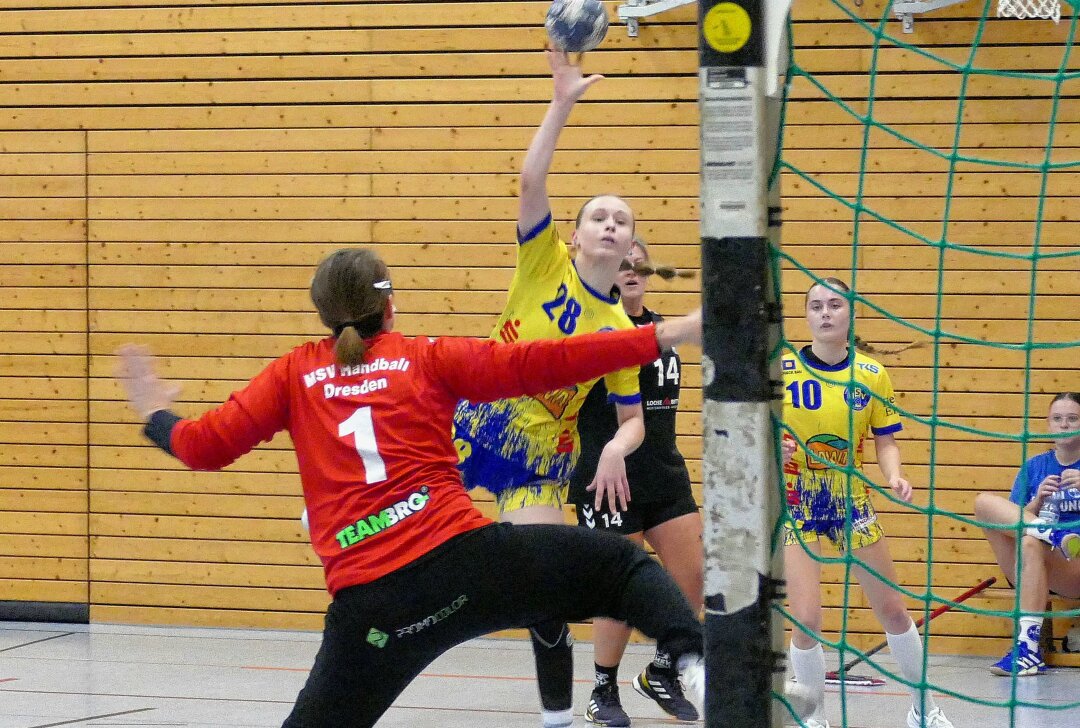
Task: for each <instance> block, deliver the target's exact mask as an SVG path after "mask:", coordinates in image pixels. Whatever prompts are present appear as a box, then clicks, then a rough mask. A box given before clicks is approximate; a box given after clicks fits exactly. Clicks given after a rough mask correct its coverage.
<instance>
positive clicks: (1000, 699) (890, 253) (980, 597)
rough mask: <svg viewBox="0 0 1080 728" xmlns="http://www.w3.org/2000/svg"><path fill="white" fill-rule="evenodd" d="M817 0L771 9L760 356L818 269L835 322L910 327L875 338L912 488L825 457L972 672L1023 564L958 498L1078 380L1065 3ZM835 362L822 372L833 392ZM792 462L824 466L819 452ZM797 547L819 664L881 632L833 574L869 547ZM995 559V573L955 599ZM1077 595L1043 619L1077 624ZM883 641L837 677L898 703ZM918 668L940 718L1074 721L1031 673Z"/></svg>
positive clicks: (998, 626)
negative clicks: (770, 329) (784, 42)
mask: <svg viewBox="0 0 1080 728" xmlns="http://www.w3.org/2000/svg"><path fill="white" fill-rule="evenodd" d="M820 5H822V6H824V5H828V8H827V9H824V10H823V9H820V8H819V9H810V8H805V7H801V6H800V4H799V3H796V7H795V10H794V18H793V21H792V23H791V25H790V31H791V32H790V33H789V36H790V43H791V65H790V67H789V69H788V75H787V85H786V99H785V124H784V131H783V143H782V144H781V145H780V146H781V147H782V148H783V149H784V152H783V153H782V155H781V156H780V158H779V159H778V160H777V161H776V169H775V170H774V173H776V174H779V175H780V177H781V180H782V192H783V200H784V204H783V206H784V232H783V246H782V247H774V248H773V249H772V255H773V259H772V262H773V280H774V281H775V282H776V284H777V291H776V293H777V296H783V297H784V301H785V303H786V311H785V313H786V321H787V322H788V330H787V331H786V333H785V338H784V340H783V342H782V344H781V345H780V347H778V348H777V349H776V350H775V351H774V353H773V355H774V358H778V357H780V356H782V355H783V354H785V353H787V352H793V351H798V349H799V348H800V347H801V346H802V345H803V344H805V343H806V342H807V341H808V338H807V332H806V330H805V327H803V328H800V327H799V323H798V321H799V319H800V318H801V313H802V310H803V294H804V293H805V291H806V290H807V289H808V288H810V286H811V285H812V284H813V283H814V282H815V281H818V280H820V279H821V278H823V277H825V276H837V277H839V278H842V279H844V280H846V281H847V282H848V283H849V284H850V285H851V289H852V293H851V294H849V295H850V301H851V303H852V306H853V313H854V319H853V320H854V321H855V325H854V326H853V333H854V334H858V335H859V336H860V337H861V338H863V339H866V340H867V341H869V342H872V343H873V344H874V345H876V346H878V347H880V348H881V349H884V350H889V349H893V348H900V345H906V344H910V343H919V344H920V345H921V346H920V347H919V348H915V349H909V350H907V351H904V352H903V353H898V354H895V355H872V356H875V358H877V359H879V360H880V361H882V362H883V363H884V364H885V365H886V366H887V367H888V368H889V371H890V373H891V377H892V382H893V385H894V387H895V388H896V390H897V395H898V399H897V405H896V406H897V408H898V409H899V410H900V413H901V415H902V417H903V421H904V426H905V433H904V434H903V436H902V437H901V440H900V445H901V452H902V454H903V456H904V462H905V470H906V472H907V475H908V476H909V479H910V480H911V481H912V483H913V485H914V486H915V487H916V491H917V493H916V496H915V498H914V500H913V502H912V503H904V502H902V501H900V500H899V499H898V498H897V497H896V496H895V495H894V494H893V493H892V491H891V490H890V489H889V488H888V487H887V486H886V487H883V486H882V484H881V477H880V474H879V473H878V471H877V468H876V466H875V465H873V464H870V465H868V466H867V467H865V468H864V469H863V472H862V473H860V472H859V471H856V470H855V469H854V468H851V467H850V466H846V467H845V466H839V467H840V468H841V469H842V470H843V471H844V473H845V476H846V478H847V479H848V481H849V483H850V482H855V481H857V480H865V482H867V483H869V484H870V486H871V488H872V491H873V499H874V502H875V505H876V506H877V508H878V511H879V513H881V518H882V521H883V525H884V528H885V531H886V534H887V535H888V536H889V539H890V542H891V544H892V555H893V558H894V560H895V561H896V563H897V568H898V579H897V581H898V582H899V583H897V582H892V583H893V584H894V585H895V586H896V588H897V589H899V590H900V592H901V593H902V594H903V595H905V597H906V601H907V602H908V606H909V608H910V611H911V614H912V616H913V618H916V619H919V618H922V619H924V620H927V623H926V624H925V625H923V627H922V628H921V631H922V633H923V635H924V641H925V646H926V653H927V655H937V654H941V653H954V654H957V653H958V654H967V655H978V656H979V660H980V661H981V662H978V663H975V662H973V665H976V666H980V667H988V666H989V665H990V663H991V662H993V661H994V660H996V659H997V658H999V657H1001V655H1002V654H1004V653H1005V652H1007V651H1008V650H1009V647H1010V645H1012V644H1013V641H1014V640H1015V637H1016V634H1017V629H1018V624H1019V621H1018V620H1019V617H1020V616H1021V610H1020V601H1019V596H1018V595H1019V590H1020V588H1021V587H1022V581H1021V584H1019V585H1018V586H1017V589H1016V590H1010V589H1008V588H1007V587H1008V584H1006V583H1005V580H1004V579H1002V578H1000V577H1001V571H1000V569H999V568H998V567H997V565H996V564H995V563H994V561H993V556H992V554H991V552H990V549H989V547H987V545H986V539H985V537H984V534H983V531H982V527H983V526H984V525H986V524H984V523H982V522H980V521H979V520H978V519H976V518H975V517H974V516H973V512H974V511H973V502H974V500H975V497H976V494H977V493H979V492H980V491H994V492H997V493H999V494H1001V495H1002V496H1008V493H1009V487H1010V486H1011V485H1012V482H1013V478H1014V477H1015V475H1016V472H1017V470H1018V468H1019V466H1020V465H1021V464H1022V463H1023V462H1024V461H1025V460H1026V459H1028V458H1029V457H1031V456H1033V455H1036V454H1038V453H1040V452H1044V451H1046V450H1047V449H1048V447H1049V446H1050V442H1051V440H1050V438H1048V437H1047V426H1046V412H1047V409H1048V405H1049V402H1050V399H1051V396H1052V395H1053V394H1056V393H1057V392H1060V391H1069V390H1071V391H1076V390H1080V365H1078V361H1080V322H1078V321H1080V316H1077V313H1078V312H1080V235H1078V229H1080V228H1078V224H1077V222H1076V220H1077V214H1076V213H1075V211H1074V210H1075V207H1074V206H1075V204H1076V202H1077V197H1078V190H1080V123H1077V120H1078V119H1080V79H1078V76H1080V60H1078V59H1077V57H1076V54H1074V53H1073V43H1074V39H1075V37H1076V32H1077V16H1076V13H1075V8H1073V7H1072V6H1071V5H1069V4H1068V3H1065V4H1063V5H1062V6H1061V14H1062V17H1061V20H1060V23H1058V24H1056V25H1055V24H1054V23H1052V22H1049V21H1046V20H1015V19H1009V20H1006V19H1001V18H997V17H996V4H995V3H994V2H992V1H991V0H986V1H985V2H981V3H980V2H969V3H961V4H959V5H954V6H951V7H949V8H945V9H942V10H940V12H931V13H926V14H921V15H918V16H916V17H915V18H914V20H913V23H912V25H913V28H912V30H913V32H911V33H904V32H903V30H902V26H901V24H900V23H899V22H897V19H896V15H895V13H896V8H895V7H894V3H891V2H888V3H873V2H872V0H867V4H866V6H865V7H858V8H857V7H854V6H853V5H852V4H851V3H850V2H838V1H835V0H833V1H831V2H830V3H828V4H826V3H821V4H820ZM897 5H899V4H897ZM903 5H905V6H909V7H910V6H912V5H918V3H904V4H903ZM924 5H925V4H924ZM844 376H845V380H844V381H838V382H837V383H838V384H841V385H843V386H851V385H852V384H853V382H850V381H848V380H847V379H846V377H847V375H846V374H845V375H844ZM778 431H783V425H782V424H781V423H778ZM800 445H801V446H803V447H805V446H806V443H800ZM848 447H849V448H851V447H852V445H850V444H849V445H848ZM870 451H871V452H870V453H868V455H872V448H870ZM848 455H849V457H847V458H846V462H848V463H850V462H851V457H850V455H851V453H848ZM811 457H812V458H818V459H819V460H820V462H821V463H822V464H823V465H824V464H826V463H827V464H828V465H829V466H830V467H838V466H837V464H836V461H835V460H830V459H829V458H828V456H827V454H823V453H816V454H815V453H814V452H813V451H812V452H811ZM848 511H849V512H850V508H849V509H848ZM847 525H848V528H849V529H850V525H851V524H850V523H849V524H847ZM1003 528H1005V529H1011V530H1013V531H1015V532H1016V533H1017V534H1018V535H1019V534H1021V533H1022V530H1021V526H1020V525H1019V524H1012V525H1011V526H1004V527H1003ZM779 535H780V529H779V528H778V529H777V537H779ZM1017 555H1019V551H1018V554H1017ZM814 558H817V559H818V560H819V561H821V562H822V568H823V572H824V576H823V584H824V586H823V601H824V604H825V614H826V617H825V623H824V626H823V635H822V639H823V642H824V643H825V645H826V650H827V652H828V653H831V654H830V655H829V657H830V665H831V666H833V667H834V666H835V665H836V661H837V660H838V661H839V664H840V665H843V664H845V663H849V662H850V661H851V660H853V659H858V658H861V657H862V656H864V655H866V653H867V652H868V651H869V650H870V648H871V647H872V646H873V645H874V644H875V643H877V642H878V641H879V640H880V639H882V638H883V634H882V631H881V628H880V627H879V626H878V625H877V622H876V621H875V620H874V618H873V615H872V614H871V613H870V610H869V609H868V604H867V602H866V600H865V597H864V596H863V594H862V591H861V590H860V589H859V588H858V587H857V586H856V579H855V574H854V569H855V568H857V567H859V566H863V567H865V566H866V565H865V564H861V563H860V562H859V560H858V557H857V553H856V555H855V556H851V555H844V554H841V553H838V552H835V551H830V550H829V549H825V550H824V552H823V555H822V556H821V557H817V556H815V557H814ZM992 576H997V577H998V584H997V585H996V586H995V588H993V589H989V590H985V591H979V592H978V593H977V594H975V595H973V596H972V597H971V598H970V599H964V600H963V601H957V596H958V595H961V594H964V593H965V591H967V590H970V588H971V587H973V586H975V585H977V584H980V582H984V581H985V580H986V578H988V577H992ZM1022 578H1023V577H1022V576H1021V580H1022ZM890 581H892V580H890ZM943 606H947V607H950V608H949V609H948V611H946V613H944V614H942V615H941V616H940V617H936V618H934V619H930V617H931V615H932V614H934V613H935V610H940V608H941V607H943ZM1076 606H1077V603H1073V604H1072V607H1069V606H1068V605H1065V607H1064V608H1063V609H1062V611H1059V612H1057V613H1056V614H1054V615H1053V616H1056V617H1058V619H1057V620H1056V621H1055V622H1054V623H1055V624H1067V621H1068V619H1069V618H1073V620H1074V621H1075V619H1076V617H1077V615H1078V614H1080V610H1077V609H1076V608H1075V607H1076ZM776 609H777V610H779V611H780V612H781V613H782V614H783V617H784V619H785V621H786V623H788V624H789V626H792V628H793V629H795V630H798V629H804V627H802V625H800V624H798V623H795V624H794V625H791V624H790V622H791V620H792V619H793V617H792V615H791V614H790V612H789V611H788V610H787V608H786V607H776ZM1062 636H1063V635H1062V634H1055V643H1054V644H1053V645H1052V646H1053V647H1054V648H1056V649H1058V650H1061V648H1062V640H1061V637H1062ZM1047 646H1048V647H1050V646H1051V645H1047ZM1073 647H1074V648H1075V649H1080V645H1073ZM830 648H831V649H830ZM887 655H888V653H887V652H884V653H881V654H875V655H871V656H869V657H868V658H866V659H865V660H864V661H862V662H860V665H859V667H858V668H857V669H856V670H855V672H859V673H868V672H869V673H873V674H881V675H882V676H884V677H885V678H886V679H887V680H888V681H889V684H890V686H891V687H890V688H886V689H885V690H890V689H891V690H892V691H893V692H894V693H895V694H896V696H897V697H896V701H897V703H898V704H904V703H903V700H904V698H906V690H905V689H904V685H905V683H906V681H905V680H904V678H903V677H902V676H901V675H900V674H898V672H897V670H896V669H895V668H894V667H892V665H894V664H895V663H894V662H892V661H891V659H890V658H888V657H887ZM935 659H936V658H935ZM973 659H974V658H973ZM933 662H934V660H933V659H931V658H930V657H927V659H926V664H925V665H924V670H923V676H922V681H923V684H924V685H929V686H930V688H931V689H932V690H933V691H934V693H935V694H936V695H937V696H939V698H938V701H939V704H940V705H942V707H943V708H944V709H945V710H946V712H947V713H948V714H949V715H950V718H951V719H952V720H953V722H954V723H955V724H956V725H957V726H961V725H965V726H970V725H976V723H978V724H981V725H988V726H989V725H993V726H1006V725H1007V726H1010V727H1012V726H1039V725H1060V726H1063V725H1076V724H1080V691H1077V690H1076V689H1075V687H1074V689H1073V690H1071V691H1068V690H1062V691H1052V690H1045V689H1044V690H1039V688H1038V687H1037V683H1032V679H1031V678H1020V679H1016V678H1012V679H1010V678H1009V677H991V676H990V674H989V672H986V671H983V672H982V673H980V674H981V675H986V679H985V680H981V679H980V681H979V688H978V689H977V690H973V689H972V688H971V684H970V682H968V683H964V684H960V683H957V682H956V681H955V680H952V679H951V678H950V671H949V670H947V669H944V670H943V669H935V667H934V666H933ZM927 668H928V669H927ZM906 684H910V682H907V683H906ZM1074 686H1075V683H1074ZM838 690H839V693H838V694H837V693H834V692H830V693H829V695H828V698H827V699H828V702H829V710H828V716H829V718H830V720H831V721H833V724H834V725H835V718H836V714H837V713H838V712H839V713H840V714H841V716H842V723H841V724H842V725H856V726H862V725H867V723H866V722H865V721H863V720H860V719H859V718H858V716H859V715H860V714H861V713H862V712H863V711H862V709H861V708H860V707H859V706H866V705H868V703H866V702H865V700H866V698H865V697H864V696H863V694H862V692H860V691H862V690H863V689H862V688H856V687H853V686H851V685H849V684H847V683H843V682H841V684H840V687H839V688H838ZM901 694H903V697H901ZM875 711H876V709H875ZM901 719H902V714H901V715H899V716H897V720H898V721H899V720H901Z"/></svg>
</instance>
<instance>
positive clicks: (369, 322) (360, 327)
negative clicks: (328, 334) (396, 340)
mask: <svg viewBox="0 0 1080 728" xmlns="http://www.w3.org/2000/svg"><path fill="white" fill-rule="evenodd" d="M349 327H352V328H354V329H356V333H358V334H360V338H361V339H370V338H371V337H372V336H375V335H376V334H378V333H379V332H380V331H382V327H383V314H382V312H381V311H379V312H376V313H369V314H368V315H367V316H362V317H361V318H359V319H357V320H356V321H345V322H344V323H340V324H338V325H337V326H335V327H334V336H335V337H338V336H341V333H342V332H343V331H344V330H345V329H347V328H349Z"/></svg>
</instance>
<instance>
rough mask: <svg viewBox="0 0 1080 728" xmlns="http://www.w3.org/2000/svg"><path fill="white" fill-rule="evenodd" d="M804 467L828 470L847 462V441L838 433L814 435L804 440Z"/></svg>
mask: <svg viewBox="0 0 1080 728" xmlns="http://www.w3.org/2000/svg"><path fill="white" fill-rule="evenodd" d="M806 450H807V453H806V467H807V468H809V469H810V470H828V469H829V468H831V467H843V466H844V465H847V462H848V441H847V440H845V439H844V438H842V437H840V436H839V435H814V436H813V437H811V438H810V439H809V440H807V441H806Z"/></svg>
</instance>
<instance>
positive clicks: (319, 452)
mask: <svg viewBox="0 0 1080 728" xmlns="http://www.w3.org/2000/svg"><path fill="white" fill-rule="evenodd" d="M311 296H312V300H313V301H314V303H315V307H316V308H317V309H318V312H319V316H320V318H321V319H322V322H323V323H324V324H325V325H326V326H327V327H328V328H329V329H330V330H331V332H332V335H331V336H328V337H326V338H324V339H321V340H319V341H312V342H309V343H306V344H303V345H301V346H298V347H296V348H295V349H293V350H292V351H290V352H288V353H287V354H285V355H284V356H282V357H280V358H279V359H277V360H275V361H273V362H272V363H270V364H269V365H268V366H267V367H266V368H265V369H264V370H263V371H262V372H260V373H259V374H258V375H257V376H256V377H255V378H254V379H252V380H251V382H250V383H249V384H248V385H247V386H245V387H243V388H242V389H240V390H239V391H237V392H234V393H233V394H232V396H230V398H229V400H228V401H227V402H226V403H225V404H223V405H221V406H220V407H218V408H216V409H213V410H211V411H209V412H207V413H206V414H204V415H202V416H201V417H199V418H198V419H182V418H180V417H179V416H177V415H176V414H174V413H173V412H172V411H171V409H170V408H171V407H172V404H173V401H174V398H175V396H176V390H175V388H174V387H172V386H171V385H170V384H168V383H167V382H164V381H162V380H160V379H158V378H157V377H156V375H155V374H154V369H153V361H152V358H151V357H150V355H149V353H148V352H147V351H146V350H144V349H142V348H139V347H131V346H129V347H124V348H123V349H121V351H120V352H119V353H120V360H121V366H120V372H119V375H118V376H119V379H120V381H121V383H122V384H123V385H124V388H125V390H126V392H127V395H128V399H129V401H130V403H131V405H132V407H133V409H134V410H135V411H136V412H137V413H138V415H139V416H140V417H141V418H143V419H144V420H145V421H146V429H145V432H146V435H147V436H148V437H149V438H150V439H151V440H152V441H153V442H154V443H155V444H157V445H158V447H160V448H161V449H163V450H165V451H166V452H168V453H170V454H172V455H174V456H175V457H177V458H178V459H180V460H181V461H182V462H183V463H184V464H186V465H187V466H189V467H191V468H194V469H199V470H217V469H220V468H223V467H225V466H226V465H228V464H229V463H231V462H233V461H234V460H235V459H237V458H238V457H240V456H241V455H243V454H245V453H247V452H248V451H250V450H251V449H252V448H254V447H255V446H256V445H258V444H259V443H261V442H265V441H267V440H269V439H270V438H271V437H273V436H274V434H275V433H277V432H280V431H282V430H287V431H288V432H289V434H290V436H291V438H292V442H293V446H294V448H295V450H296V456H297V461H298V465H299V471H300V480H301V483H302V485H303V491H304V501H305V504H306V507H307V512H308V517H309V521H310V532H311V543H312V546H313V547H314V549H315V551H316V553H317V554H318V555H319V558H320V560H321V561H322V564H323V569H324V572H325V576H326V585H327V589H328V590H329V592H330V594H331V595H332V596H333V601H332V602H331V604H330V607H329V609H328V611H327V615H326V623H325V629H324V632H323V642H322V647H321V648H320V650H319V653H318V656H317V657H316V659H315V665H314V667H313V668H312V670H311V674H310V675H309V677H308V680H307V683H306V685H305V686H304V688H303V690H301V692H300V695H299V697H298V698H297V701H296V705H295V707H294V708H293V711H292V713H291V714H290V716H289V717H288V719H287V720H286V721H285V726H287V727H288V728H294V727H298V726H313V727H318V728H325V727H326V726H371V725H374V724H375V722H376V721H377V720H378V718H379V716H381V715H382V714H383V712H385V711H386V709H387V708H388V707H389V706H390V705H391V703H392V702H393V701H394V699H395V698H396V697H397V695H398V694H400V693H401V691H402V690H403V689H404V688H405V686H406V685H408V684H409V682H410V681H411V680H412V679H413V678H415V677H416V676H417V675H418V674H419V673H420V672H421V670H423V668H424V667H425V666H426V665H428V664H429V663H430V662H431V661H432V660H434V659H435V658H436V657H438V656H439V655H441V654H442V653H443V652H445V651H446V650H448V649H449V648H451V647H453V646H454V645H456V644H459V643H461V642H464V641H465V640H468V639H471V638H474V637H478V636H480V635H483V634H487V633H489V632H493V631H497V630H501V629H506V628H511V627H529V626H531V625H534V624H537V623H539V622H543V621H547V620H560V621H563V620H580V619H585V618H588V617H593V616H605V617H610V618H612V619H618V620H623V621H626V622H628V623H629V624H631V625H633V626H635V627H637V628H638V629H640V630H641V631H642V632H644V633H645V634H647V635H649V636H651V637H654V638H656V640H657V642H658V644H660V645H662V646H663V648H664V649H665V650H667V651H668V652H670V653H671V654H672V656H673V657H674V658H675V659H676V660H677V661H678V663H679V664H680V666H681V667H682V668H683V677H684V679H686V680H687V681H688V682H689V684H690V687H691V688H692V689H693V690H694V691H695V692H696V694H697V695H698V696H699V697H700V695H701V693H702V691H703V683H704V671H703V668H702V666H701V663H700V655H701V653H702V632H701V626H700V624H699V623H698V621H697V618H696V615H695V614H694V613H693V611H692V610H691V609H690V607H689V605H688V604H687V602H686V599H685V598H684V597H683V595H682V594H681V592H680V591H679V588H678V587H677V586H676V585H675V583H674V582H673V581H672V580H671V578H670V577H668V576H667V574H666V573H665V572H664V570H663V568H661V567H660V565H659V564H657V563H656V562H655V561H653V560H652V559H650V558H649V557H648V556H647V555H646V554H645V552H644V551H643V550H641V548H639V547H638V546H636V545H635V544H633V543H631V542H630V541H628V540H627V539H624V538H620V537H618V536H612V535H605V534H597V533H592V532H589V531H586V530H584V529H577V528H567V527H565V526H545V525H535V526H521V525H518V526H514V525H510V524H495V523H493V522H491V521H490V520H489V519H488V518H486V517H485V516H483V515H482V514H481V513H480V512H479V511H478V510H477V509H476V508H475V506H473V504H472V501H471V500H470V498H469V496H468V494H467V493H466V492H465V489H464V487H463V486H462V483H461V477H460V475H459V474H458V470H457V461H458V456H457V451H456V450H455V448H454V445H453V443H452V441H451V438H450V432H451V420H452V416H453V412H454V408H455V407H456V406H457V403H458V401H459V400H461V399H469V400H472V401H485V400H494V399H499V398H505V397H513V396H520V395H526V394H534V393H540V392H547V391H551V390H553V389H556V388H558V387H564V386H568V385H571V384H573V383H576V382H581V381H585V380H589V379H594V378H596V377H599V376H601V375H603V374H605V373H607V372H611V371H615V370H618V369H622V368H625V367H630V366H633V367H637V366H640V365H642V364H645V363H648V362H652V361H655V360H656V359H657V357H658V356H659V355H660V352H661V350H662V349H666V348H669V347H671V346H673V345H675V344H677V343H681V342H684V341H697V340H699V339H700V333H701V321H700V314H697V315H691V316H689V317H686V318H684V319H679V320H674V321H670V322H663V323H661V324H659V325H657V326H646V327H643V328H639V329H631V330H627V331H619V332H604V333H596V334H587V335H582V336H575V337H571V338H567V339H563V340H560V341H531V342H527V343H521V344H509V345H508V344H500V343H496V342H493V341H481V340H478V339H463V338H449V337H446V338H437V339H429V338H427V337H417V338H406V337H405V336H402V335H401V334H398V333H395V332H394V331H393V326H394V306H393V289H392V287H391V283H390V276H389V272H388V270H387V268H386V266H385V265H384V264H383V262H382V261H381V260H380V259H379V258H378V257H377V256H376V255H375V254H374V253H373V252H371V251H370V250H363V249H349V250H341V251H338V252H336V253H334V254H333V255H331V256H330V257H329V258H327V259H326V260H324V261H323V262H322V264H321V265H320V266H319V268H318V270H317V271H316V273H315V277H314V280H313V282H312V285H311Z"/></svg>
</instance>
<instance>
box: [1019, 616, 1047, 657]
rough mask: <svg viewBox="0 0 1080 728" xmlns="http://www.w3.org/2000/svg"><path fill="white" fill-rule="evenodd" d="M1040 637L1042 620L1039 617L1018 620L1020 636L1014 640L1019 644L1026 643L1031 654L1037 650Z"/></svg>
mask: <svg viewBox="0 0 1080 728" xmlns="http://www.w3.org/2000/svg"><path fill="white" fill-rule="evenodd" d="M1041 637H1042V619H1040V618H1039V617H1021V618H1020V634H1018V635H1017V636H1016V639H1017V640H1019V641H1020V642H1027V646H1028V648H1029V649H1030V650H1031V651H1032V652H1037V651H1038V650H1039V640H1040V638H1041Z"/></svg>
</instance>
